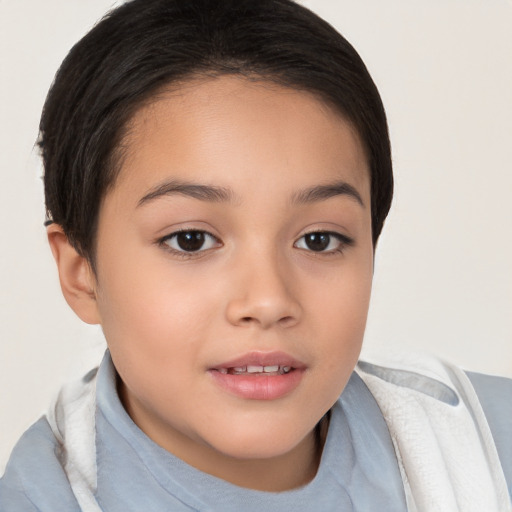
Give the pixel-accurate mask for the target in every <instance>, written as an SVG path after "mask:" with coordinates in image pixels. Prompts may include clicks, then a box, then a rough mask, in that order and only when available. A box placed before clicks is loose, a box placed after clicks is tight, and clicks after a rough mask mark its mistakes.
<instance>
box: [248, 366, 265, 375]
mask: <svg viewBox="0 0 512 512" xmlns="http://www.w3.org/2000/svg"><path fill="white" fill-rule="evenodd" d="M262 371H263V366H249V365H248V366H247V373H261V372H262Z"/></svg>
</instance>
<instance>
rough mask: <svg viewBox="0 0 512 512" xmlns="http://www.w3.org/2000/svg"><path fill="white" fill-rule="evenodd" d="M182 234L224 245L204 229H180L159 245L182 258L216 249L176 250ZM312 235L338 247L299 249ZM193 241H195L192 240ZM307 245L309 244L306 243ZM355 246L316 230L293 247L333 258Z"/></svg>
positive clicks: (338, 234) (333, 235)
mask: <svg viewBox="0 0 512 512" xmlns="http://www.w3.org/2000/svg"><path fill="white" fill-rule="evenodd" d="M181 234H189V235H195V236H196V237H197V236H198V235H199V236H202V237H204V238H205V239H210V243H214V244H218V246H220V245H222V242H221V241H220V240H219V239H218V238H217V237H216V236H215V235H212V234H211V233H209V232H208V231H205V230H202V229H180V230H178V231H174V232H173V233H170V234H169V235H166V236H164V237H163V238H161V239H159V240H158V241H157V243H158V245H160V246H162V247H163V248H164V249H165V250H166V251H168V252H170V253H172V254H173V255H176V256H178V257H181V258H193V257H199V256H202V255H203V254H204V253H205V252H207V251H209V250H210V249H213V248H214V247H207V248H206V249H204V248H203V245H204V243H203V244H201V247H200V248H198V249H196V250H190V251H187V250H185V249H183V248H175V247H172V246H171V245H170V242H171V241H173V240H177V238H178V236H179V235H181ZM311 235H324V236H328V237H329V242H328V245H327V247H328V246H329V245H331V243H332V238H334V239H335V240H337V241H338V246H337V247H336V248H334V249H330V250H327V251H325V250H320V251H315V250H313V249H311V248H310V247H309V248H308V247H299V246H298V244H299V242H300V241H301V240H305V239H306V237H307V236H311ZM192 241H193V240H192ZM304 243H305V244H306V245H307V242H304ZM353 245H354V240H353V239H352V238H349V237H348V236H346V235H342V234H341V233H337V232H335V231H325V230H316V231H309V232H308V233H305V234H304V235H302V236H301V237H300V238H299V239H298V240H297V241H296V242H295V243H294V244H293V246H294V247H296V248H297V249H301V250H304V251H306V252H311V253H312V254H315V255H323V256H333V255H336V254H340V253H343V252H344V251H345V249H346V248H347V247H351V246H353Z"/></svg>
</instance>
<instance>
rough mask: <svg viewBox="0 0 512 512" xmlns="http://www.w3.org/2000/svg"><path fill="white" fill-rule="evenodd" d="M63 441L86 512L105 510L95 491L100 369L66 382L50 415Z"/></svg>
mask: <svg viewBox="0 0 512 512" xmlns="http://www.w3.org/2000/svg"><path fill="white" fill-rule="evenodd" d="M47 418H48V423H49V424H50V427H51V429H52V431H53V434H54V435H55V438H56V439H57V440H58V442H59V446H60V449H61V451H60V454H59V458H60V461H61V464H62V466H63V467H64V470H65V471H66V474H67V477H68V480H69V483H70V485H71V489H72V491H73V494H74V495H75V497H76V500H77V502H78V505H79V506H80V509H81V510H82V511H83V512H101V508H100V506H99V505H98V503H97V501H96V499H95V497H94V493H95V491H96V485H97V471H96V425H95V424H96V420H95V419H96V372H95V371H93V372H89V374H88V375H87V376H86V377H84V379H82V380H80V381H78V382H73V383H70V384H67V385H65V386H64V387H63V388H62V389H61V390H60V392H59V394H58V395H57V397H56V399H55V401H54V403H53V404H52V406H51V407H50V410H49V411H48V414H47Z"/></svg>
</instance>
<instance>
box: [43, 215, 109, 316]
mask: <svg viewBox="0 0 512 512" xmlns="http://www.w3.org/2000/svg"><path fill="white" fill-rule="evenodd" d="M46 232H47V235H48V242H49V244H50V248H51V250H52V253H53V257H54V258H55V262H56V263H57V269H58V272H59V280H60V286H61V289H62V293H63V295H64V298H65V299H66V302H67V303H68V304H69V306H70V307H71V309H73V311H74V312H75V313H76V314H77V315H78V316H79V317H80V318H81V319H82V320H83V321H84V322H86V323H88V324H99V323H100V315H99V311H98V305H97V301H96V278H95V275H94V272H93V271H92V269H91V266H90V264H89V262H88V261H87V259H86V258H84V257H83V256H81V255H80V254H79V253H78V252H77V251H76V249H75V248H74V247H73V246H72V245H71V244H70V243H69V240H68V237H67V236H66V234H65V233H64V230H63V229H62V227H61V226H59V225H58V224H50V225H49V226H48V227H47V229H46Z"/></svg>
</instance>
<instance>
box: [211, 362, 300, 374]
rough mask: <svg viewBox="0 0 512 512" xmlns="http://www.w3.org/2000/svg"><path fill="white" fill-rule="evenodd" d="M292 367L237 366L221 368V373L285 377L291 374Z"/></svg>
mask: <svg viewBox="0 0 512 512" xmlns="http://www.w3.org/2000/svg"><path fill="white" fill-rule="evenodd" d="M291 369H292V367H291V366H280V365H277V364H276V365H272V366H261V365H247V366H235V367H233V368H219V371H220V373H223V374H227V373H230V374H232V375H241V374H247V373H249V374H255V373H279V374H281V375H284V374H286V373H290V371H291Z"/></svg>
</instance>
